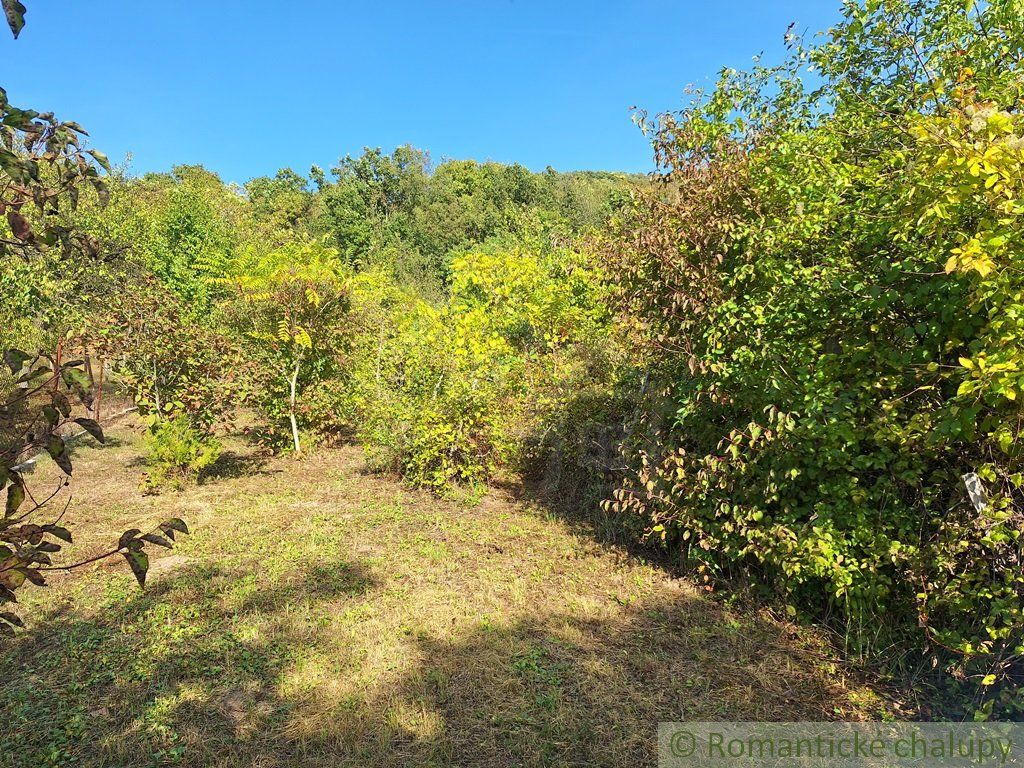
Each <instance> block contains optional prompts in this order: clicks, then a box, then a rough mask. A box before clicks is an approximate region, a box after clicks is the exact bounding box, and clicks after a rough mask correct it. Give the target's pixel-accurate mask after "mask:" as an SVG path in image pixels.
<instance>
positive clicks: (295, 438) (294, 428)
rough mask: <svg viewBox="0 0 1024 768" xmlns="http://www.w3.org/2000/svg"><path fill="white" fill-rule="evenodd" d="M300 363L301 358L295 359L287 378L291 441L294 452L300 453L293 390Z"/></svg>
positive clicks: (296, 384) (295, 385) (297, 377)
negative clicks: (290, 373) (289, 375)
mask: <svg viewBox="0 0 1024 768" xmlns="http://www.w3.org/2000/svg"><path fill="white" fill-rule="evenodd" d="M301 364H302V358H299V359H298V360H296V361H295V367H294V368H293V369H292V375H291V378H290V379H288V390H289V398H288V405H289V408H288V420H289V421H291V423H292V441H293V443H294V444H295V453H297V454H298V453H302V446H300V445H299V424H298V422H297V421H296V420H295V390H296V388H297V386H298V381H299V366H300V365H301Z"/></svg>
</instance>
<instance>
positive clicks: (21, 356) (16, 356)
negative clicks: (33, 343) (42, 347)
mask: <svg viewBox="0 0 1024 768" xmlns="http://www.w3.org/2000/svg"><path fill="white" fill-rule="evenodd" d="M31 359H32V355H30V354H28V353H27V352H22V351H21V350H20V349H6V350H4V362H5V363H7V367H8V368H10V369H11V373H12V374H16V373H18V371H20V370H21V369H22V368H24V367H25V363H27V362H28V361H29V360H31Z"/></svg>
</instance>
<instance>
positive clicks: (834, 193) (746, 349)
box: [608, 0, 1024, 715]
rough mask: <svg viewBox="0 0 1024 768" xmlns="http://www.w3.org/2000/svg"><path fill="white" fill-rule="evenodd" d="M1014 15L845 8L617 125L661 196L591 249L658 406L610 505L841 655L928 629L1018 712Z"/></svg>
mask: <svg viewBox="0 0 1024 768" xmlns="http://www.w3.org/2000/svg"><path fill="white" fill-rule="evenodd" d="M1020 10H1021V9H1020V4H1019V3H1018V2H1006V1H1004V2H993V3H989V4H985V5H983V6H978V7H977V8H976V9H974V11H973V12H970V13H965V11H964V8H963V4H962V3H959V2H947V1H946V0H906V1H902V0H897V1H893V2H884V3H881V2H868V3H866V4H865V5H863V6H861V5H855V4H849V5H847V6H846V9H845V12H846V18H845V20H844V22H843V23H842V24H840V25H838V26H837V27H836V28H835V29H833V30H832V31H831V33H830V36H829V38H828V40H827V41H826V42H824V43H823V44H821V45H819V46H817V47H810V48H807V47H803V46H802V45H801V44H800V43H799V42H796V41H794V49H793V56H792V58H791V59H790V60H789V61H788V62H787V63H786V64H785V65H783V66H782V67H779V68H774V69H763V68H761V69H757V70H755V71H754V72H752V73H749V74H742V73H736V72H732V71H726V72H724V73H723V75H722V78H721V80H720V82H719V85H718V88H717V89H716V90H715V92H714V93H712V94H710V95H708V96H706V97H703V96H698V98H697V100H696V102H695V103H694V105H693V106H692V107H691V108H689V109H687V110H684V111H683V112H680V113H677V114H670V115H664V116H661V118H660V119H659V120H658V121H657V122H656V123H653V124H652V123H647V122H646V121H645V120H644V119H643V117H642V116H641V122H643V124H644V126H645V128H647V129H649V130H651V131H652V135H653V142H654V147H655V151H656V157H657V159H658V161H659V164H660V167H661V173H660V176H659V179H658V181H659V185H658V187H657V188H656V189H655V190H652V191H651V192H650V193H649V194H645V195H642V196H641V197H639V198H638V202H637V204H636V206H635V207H634V208H632V210H631V211H629V212H628V213H626V214H624V215H623V217H622V219H621V221H620V225H619V230H618V231H619V234H618V239H617V244H616V245H615V246H613V248H612V249H611V251H610V252H611V253H612V254H613V255H614V257H615V258H616V262H617V266H616V284H617V285H618V286H619V287H620V288H621V306H622V308H623V310H624V313H625V315H626V318H627V320H628V322H627V323H625V324H624V326H623V327H624V329H626V330H627V331H629V332H630V333H631V334H632V338H633V339H634V340H635V343H636V348H637V349H638V350H639V355H640V358H639V364H640V366H641V367H642V368H643V369H645V370H647V371H649V372H650V373H651V374H652V376H653V378H654V380H655V383H656V385H657V386H656V387H655V388H654V391H655V392H656V393H657V392H663V393H664V394H663V395H656V396H655V397H653V398H652V406H651V408H650V409H649V412H650V413H651V414H657V415H660V414H663V413H667V414H668V418H667V419H666V420H664V421H660V420H659V418H658V417H656V416H650V417H648V418H646V419H645V423H644V424H643V425H641V428H638V429H637V430H636V431H635V432H634V434H633V436H632V439H631V440H630V450H629V458H630V467H631V469H630V471H629V472H628V473H627V475H626V478H625V480H624V481H623V483H622V484H621V486H620V488H619V489H618V490H617V491H616V493H615V495H614V498H613V499H611V500H610V501H609V502H608V507H609V509H610V510H612V511H617V512H620V511H631V512H635V513H639V514H641V515H642V516H643V517H644V518H645V519H646V520H647V523H648V530H649V533H650V534H651V535H653V536H655V537H657V538H659V539H661V540H663V541H665V542H666V543H668V544H671V545H673V546H678V547H680V548H681V549H682V551H683V552H684V554H685V555H686V556H687V558H688V559H689V561H690V562H691V563H692V564H693V565H694V566H695V567H696V568H697V569H698V571H699V572H701V573H703V574H705V576H706V577H707V578H708V579H714V578H718V577H722V576H726V577H728V576H744V577H747V578H751V579H753V580H754V581H755V582H757V583H759V584H761V585H765V586H767V587H769V588H770V589H772V590H774V592H775V593H776V594H777V595H778V596H780V597H781V598H782V599H784V600H785V601H786V602H787V603H788V604H789V606H790V607H791V608H792V609H793V610H795V611H797V612H799V613H802V614H805V615H809V616H814V617H823V616H827V617H831V618H832V620H838V621H840V622H842V624H843V626H844V627H845V629H846V631H847V633H848V637H849V639H850V641H851V642H852V643H855V644H857V645H859V647H861V648H862V649H865V650H870V644H871V643H876V642H877V643H888V642H891V641H892V640H893V639H897V640H899V641H901V642H904V641H910V642H914V643H915V644H916V643H918V642H922V641H923V642H925V643H927V645H928V646H929V647H930V649H931V650H932V651H933V653H934V655H935V659H936V661H939V660H942V661H943V662H944V663H945V664H946V665H947V668H948V669H949V670H950V671H951V672H952V673H953V675H954V678H955V679H956V680H958V681H961V682H959V683H957V685H962V687H963V688H964V689H965V690H966V691H968V692H970V693H971V695H972V696H973V697H974V703H975V705H976V706H977V707H978V712H979V714H981V715H984V714H985V713H987V712H1002V713H1004V714H1006V713H1014V712H1019V711H1022V708H1024V699H1022V698H1021V695H1020V693H1019V689H1018V687H1017V682H1018V681H1019V679H1020V676H1021V675H1022V674H1024V668H1022V667H1021V662H1020V659H1021V656H1022V654H1024V621H1022V617H1024V575H1022V572H1021V567H1020V566H1021V564H1022V562H1024V551H1022V549H1021V542H1022V538H1021V534H1022V532H1024V505H1022V502H1024V499H1022V487H1024V481H1022V478H1024V474H1022V471H1024V466H1022V464H1021V434H1020V429H1021V423H1022V420H1021V415H1022V414H1021V405H1020V402H1021V400H1020V398H1019V394H1020V393H1021V386H1022V385H1024V378H1022V377H1024V356H1022V351H1021V350H1022V349H1024V346H1022V338H1024V336H1022V331H1024V329H1022V326H1021V318H1024V298H1022V297H1024V282H1022V278H1021V275H1022V274H1024V271H1022V270H1021V264H1020V258H1021V253H1024V248H1022V246H1024V242H1022V240H1024V228H1022V226H1021V225H1022V220H1021V215H1022V214H1024V204H1022V202H1021V199H1022V193H1024V184H1022V178H1024V175H1022V171H1024V138H1022V134H1024V121H1022V119H1021V117H1020V112H1021V107H1022V82H1024V80H1022V75H1024V71H1022V67H1021V60H1022V50H1024V30H1022V28H1021V26H1020V23H1019V22H1020ZM811 67H813V68H814V70H815V74H814V76H813V77H814V78H820V79H821V86H820V87H819V88H818V89H817V90H815V91H809V90H807V89H806V87H805V85H804V83H805V82H808V80H809V79H810V78H807V77H806V75H807V71H808V70H809V69H810V68H811ZM971 472H974V473H977V474H978V475H979V476H980V478H981V480H982V483H983V485H984V486H985V488H986V490H987V497H988V498H987V505H985V506H983V507H981V508H979V507H976V506H974V505H972V504H971V502H970V501H969V499H968V495H967V493H966V491H965V488H964V482H963V481H962V480H961V476H962V475H964V474H966V473H971ZM979 506H980V505H979Z"/></svg>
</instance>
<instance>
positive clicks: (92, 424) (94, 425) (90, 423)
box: [75, 419, 107, 443]
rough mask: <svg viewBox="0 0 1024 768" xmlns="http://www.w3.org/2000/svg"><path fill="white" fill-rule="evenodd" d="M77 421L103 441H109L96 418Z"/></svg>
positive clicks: (76, 420) (76, 421)
mask: <svg viewBox="0 0 1024 768" xmlns="http://www.w3.org/2000/svg"><path fill="white" fill-rule="evenodd" d="M75 423H76V424H78V426H80V427H81V428H82V429H84V430H85V431H86V432H88V433H89V434H90V435H92V436H93V437H95V438H96V439H97V440H99V441H100V442H101V443H105V442H106V441H107V440H106V438H105V437H103V428H102V427H101V426H100V425H99V422H97V421H96V420H95V419H75Z"/></svg>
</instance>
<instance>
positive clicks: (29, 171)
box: [0, 0, 188, 633]
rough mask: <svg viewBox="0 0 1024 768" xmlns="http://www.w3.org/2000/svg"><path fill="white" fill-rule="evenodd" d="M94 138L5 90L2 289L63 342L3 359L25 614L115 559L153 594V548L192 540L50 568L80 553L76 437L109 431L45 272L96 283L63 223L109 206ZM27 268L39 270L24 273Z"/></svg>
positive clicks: (13, 518) (165, 536)
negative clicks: (73, 487) (92, 202)
mask: <svg viewBox="0 0 1024 768" xmlns="http://www.w3.org/2000/svg"><path fill="white" fill-rule="evenodd" d="M3 7H4V10H5V13H6V16H7V19H8V23H9V24H10V27H11V30H12V32H13V33H14V35H15V37H17V35H18V33H19V32H20V30H21V28H22V26H23V25H24V13H25V7H24V6H23V5H22V4H21V3H18V2H14V0H4V3H3ZM84 135H85V131H84V130H82V128H81V127H80V126H78V125H77V124H76V123H71V122H60V121H58V120H57V119H56V118H55V117H54V116H53V115H52V114H49V113H39V112H35V111H33V110H25V109H19V108H17V107H14V106H13V105H11V104H10V103H9V102H8V100H7V95H6V93H5V92H4V91H3V90H2V89H0V213H2V214H4V215H5V218H6V227H7V230H8V231H6V232H0V235H2V237H0V258H2V260H3V263H4V264H5V265H6V264H7V263H8V261H11V262H15V263H18V266H16V267H15V268H13V269H8V268H5V269H4V270H3V275H2V276H0V288H2V289H3V291H4V294H5V296H6V295H10V289H12V288H13V291H14V293H15V295H16V297H17V298H18V299H19V300H20V303H21V305H22V307H24V308H29V309H31V310H32V312H30V313H26V314H27V316H28V317H31V318H32V320H33V321H35V325H36V329H37V333H36V334H35V338H34V340H36V341H47V340H49V341H53V340H54V339H56V340H57V341H56V346H55V349H54V353H53V354H52V355H51V354H47V353H42V352H41V353H39V354H29V353H26V352H23V351H21V350H20V349H17V348H14V347H11V348H6V349H5V352H4V362H5V363H6V365H7V367H8V368H9V371H10V375H9V376H5V377H4V378H3V379H2V380H0V399H2V405H0V490H4V489H6V502H5V507H4V515H3V519H2V520H0V604H2V603H8V602H16V601H17V597H16V590H18V589H20V588H21V587H22V586H23V585H24V584H25V583H26V582H28V583H31V584H36V585H40V586H42V585H45V583H46V579H45V576H44V573H45V572H47V571H51V570H67V569H69V568H75V567H78V566H80V565H83V564H85V563H86V562H94V561H96V560H99V559H102V558H106V557H110V556H112V555H116V554H122V555H123V556H124V557H125V559H126V560H127V561H128V563H129V565H130V567H131V569H132V572H133V573H134V574H135V576H136V578H137V579H138V581H139V583H140V584H143V583H144V582H145V578H146V571H147V569H148V564H149V560H148V556H147V554H146V551H145V545H146V544H147V543H150V544H156V545H158V546H165V547H170V546H171V540H173V538H174V532H175V531H178V532H181V533H187V532H188V529H187V527H186V526H185V524H184V523H183V522H182V521H180V520H178V519H177V518H175V519H173V520H169V521H166V522H164V523H161V524H160V525H159V526H157V528H156V529H154V531H152V532H150V533H146V534H143V533H142V532H141V531H140V530H138V529H131V530H128V531H125V532H124V534H122V536H121V537H120V539H119V540H118V542H117V545H116V546H115V547H113V548H111V549H110V550H109V551H107V552H104V553H102V554H100V555H98V556H94V557H91V558H89V559H88V560H86V561H83V562H79V563H76V564H72V565H60V566H55V565H53V563H52V558H51V557H50V555H51V554H53V553H56V552H59V551H61V549H62V547H63V545H64V543H70V542H71V541H72V535H71V532H70V531H69V530H68V529H67V528H66V527H63V526H61V525H60V523H61V520H62V518H63V516H64V513H65V512H66V511H67V509H68V505H69V504H70V502H71V497H70V492H67V493H66V494H65V495H66V497H67V498H66V501H65V505H64V507H63V511H61V512H59V513H57V512H54V511H53V510H54V506H55V505H56V501H57V499H58V497H59V496H60V495H61V493H62V491H64V490H65V489H66V488H67V487H68V485H69V480H70V476H71V474H72V472H73V465H72V461H71V457H70V453H69V451H68V448H67V444H66V441H65V437H66V435H67V428H68V427H70V425H71V424H73V423H74V424H77V425H78V426H79V427H81V428H82V429H84V430H85V432H86V433H88V434H90V435H92V436H93V437H94V438H96V439H98V440H100V441H101V442H102V441H103V432H102V429H101V427H100V425H99V424H98V423H96V421H94V420H92V419H90V418H87V417H86V416H75V415H74V411H73V409H74V407H75V405H77V404H82V405H85V406H86V407H88V406H89V404H90V401H91V392H90V387H89V381H88V377H87V376H86V375H85V373H84V371H83V368H84V367H85V364H84V361H81V360H67V359H64V357H63V343H64V338H63V331H65V330H66V329H67V328H68V327H69V326H70V318H71V316H72V315H73V313H74V308H73V305H74V303H75V302H74V301H72V300H71V297H67V296H61V293H60V286H61V278H64V277H65V275H62V274H59V275H58V276H57V279H54V280H49V281H47V280H46V279H45V277H43V276H42V275H41V274H40V273H41V272H42V270H39V266H40V265H42V264H46V265H48V266H50V267H51V268H55V269H58V270H60V271H61V272H65V271H66V272H73V273H74V272H88V271H89V267H90V262H94V261H95V260H96V258H97V256H98V253H99V247H100V245H99V243H98V242H97V241H96V239H95V238H93V237H91V236H90V235H88V234H87V233H85V232H83V231H82V230H80V229H78V228H76V227H74V226H72V225H69V224H68V222H67V220H66V217H65V216H64V214H65V212H66V211H69V210H70V211H74V209H75V208H76V207H77V205H78V201H79V198H80V196H81V194H82V191H83V189H86V188H91V189H93V190H94V191H95V193H96V194H97V195H99V196H100V197H101V198H102V197H103V195H104V194H105V186H104V182H103V179H102V177H101V175H100V170H101V169H104V170H109V166H108V164H107V161H106V158H105V157H104V156H103V154H102V153H100V152H98V151H96V150H90V149H84V148H83V147H82V146H81V141H80V137H81V136H84ZM19 262H20V263H19ZM22 265H30V266H29V267H28V268H21V269H19V268H18V267H20V266H22ZM12 276H13V278H14V279H13V280H12V279H11V277H12ZM55 287H56V288H57V290H53V289H54V288H55ZM43 297H46V298H47V299H48V305H49V306H47V307H46V311H44V312H38V313H36V312H35V301H34V299H40V300H41V299H42V298H43ZM31 324H32V323H31V321H30V323H29V324H28V325H30V326H31ZM21 330H24V328H22V329H21ZM4 346H5V347H6V346H7V345H6V344H5V345H4ZM37 453H46V454H48V455H49V456H50V458H51V459H52V460H53V461H54V462H55V463H56V464H57V466H58V467H59V468H60V470H61V472H62V476H61V479H60V482H59V483H58V485H57V487H56V489H55V490H54V491H53V492H52V493H50V494H49V495H47V496H44V497H40V498H38V499H37V498H36V497H35V495H34V494H33V493H32V491H31V489H30V488H29V485H28V482H27V480H26V478H25V474H24V466H23V463H22V462H25V461H26V460H30V459H32V458H34V455H35V454H37ZM58 541H59V542H62V543H57V542H58ZM21 623H22V622H21V619H20V618H18V616H17V615H16V614H14V613H11V612H6V611H5V612H3V613H0V632H5V633H9V632H11V631H12V627H13V626H21Z"/></svg>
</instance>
